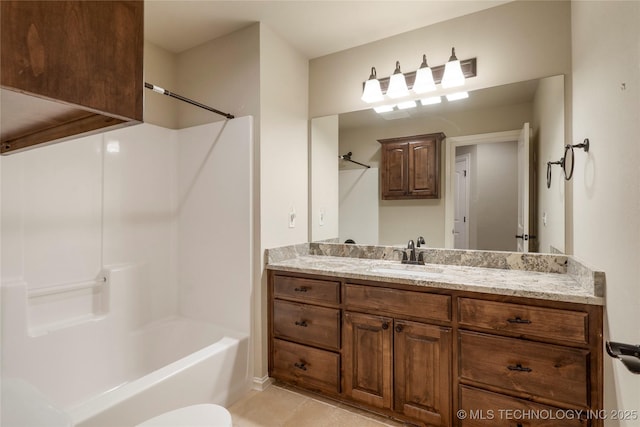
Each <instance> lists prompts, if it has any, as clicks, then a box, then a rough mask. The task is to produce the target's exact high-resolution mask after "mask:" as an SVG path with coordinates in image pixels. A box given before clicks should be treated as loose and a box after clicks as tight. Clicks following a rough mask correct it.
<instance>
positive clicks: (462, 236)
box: [453, 153, 471, 249]
mask: <svg viewBox="0 0 640 427" xmlns="http://www.w3.org/2000/svg"><path fill="white" fill-rule="evenodd" d="M470 169H471V154H470V153H465V154H456V195H455V202H454V203H455V209H454V212H455V214H454V217H453V234H454V237H453V244H454V248H455V249H469V220H470V218H469V196H470V193H471V174H470V172H471V170H470Z"/></svg>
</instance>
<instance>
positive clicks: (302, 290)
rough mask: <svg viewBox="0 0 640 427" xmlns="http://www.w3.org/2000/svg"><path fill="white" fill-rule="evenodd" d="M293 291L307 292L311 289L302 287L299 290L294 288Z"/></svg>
mask: <svg viewBox="0 0 640 427" xmlns="http://www.w3.org/2000/svg"><path fill="white" fill-rule="evenodd" d="M293 290H294V291H296V292H307V291H308V290H309V288H307V287H306V286H300V287H299V288H294V289H293Z"/></svg>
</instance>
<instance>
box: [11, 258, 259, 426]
mask: <svg viewBox="0 0 640 427" xmlns="http://www.w3.org/2000/svg"><path fill="white" fill-rule="evenodd" d="M105 276H106V277H109V280H108V281H99V282H98V283H99V285H97V287H94V288H90V289H87V288H86V287H85V286H84V285H83V286H82V289H80V290H71V291H69V290H67V289H66V288H65V289H63V290H59V289H57V290H55V292H49V293H51V295H48V296H42V295H40V294H41V293H43V292H38V293H37V294H36V295H35V296H33V295H30V293H29V291H28V290H27V286H26V284H25V283H22V282H16V283H11V284H3V286H2V288H1V290H2V298H1V301H2V306H3V309H2V312H1V314H2V322H1V325H2V341H3V342H2V344H3V345H2V377H3V393H2V396H1V397H2V411H1V412H0V415H1V417H2V419H1V420H0V424H3V422H4V421H7V420H8V419H11V420H14V419H17V420H26V421H20V422H17V423H14V424H15V425H14V426H12V427H22V426H27V425H36V424H33V423H30V422H29V420H30V419H31V418H30V412H32V411H31V410H30V409H29V407H28V406H26V410H24V411H21V410H19V408H17V407H16V405H11V404H10V403H9V402H11V399H10V394H11V387H5V383H6V384H9V385H10V384H17V385H18V387H17V389H16V387H14V389H16V390H14V391H16V392H19V393H22V392H23V391H24V390H31V389H33V390H34V395H37V396H40V395H41V396H42V399H43V400H45V401H47V402H48V404H50V405H52V407H55V408H57V409H60V410H61V411H64V412H66V413H67V414H68V415H69V416H70V417H71V419H72V420H73V423H74V424H75V425H76V426H78V427H89V426H105V427H126V426H132V425H135V424H138V423H140V422H142V421H144V420H146V419H149V418H152V417H153V416H155V415H158V414H160V413H162V412H166V411H168V410H171V409H175V408H178V407H181V406H185V405H191V404H196V403H207V402H209V403H217V404H220V405H223V406H228V405H229V404H231V403H233V401H235V400H236V399H238V398H239V397H240V396H241V395H242V394H243V393H245V392H246V391H248V390H249V389H250V388H251V377H250V375H249V338H248V335H247V334H243V333H240V332H236V331H231V330H227V329H223V328H221V327H219V326H216V325H214V324H211V323H207V322H203V321H198V320H193V319H189V318H185V317H179V316H170V317H165V318H163V319H160V320H156V321H151V322H150V321H148V320H147V316H145V315H144V313H143V312H142V311H141V309H140V307H143V306H142V305H141V304H138V303H136V302H135V301H136V297H135V295H136V289H135V286H132V284H135V283H137V282H138V281H137V280H136V277H137V276H136V269H135V268H126V267H123V268H120V269H114V270H111V271H110V272H108V274H106V275H105ZM105 295H108V304H107V303H104V304H93V306H94V307H98V308H97V309H94V313H93V315H81V316H79V317H78V316H76V317H75V318H70V319H62V320H59V321H51V318H50V317H47V316H45V315H39V316H38V314H39V313H43V312H42V311H37V310H38V309H39V308H40V306H42V305H46V304H51V303H50V302H49V301H48V299H53V300H54V303H55V304H57V305H64V308H65V310H59V311H61V312H64V313H72V314H74V315H75V314H77V313H80V312H81V309H82V308H83V307H88V306H91V304H90V303H88V302H86V301H98V302H99V301H102V300H105V299H106V297H105ZM141 295H143V294H141ZM79 301H80V302H79ZM82 301H84V302H82ZM76 308H77V309H76ZM34 322H35V323H36V324H35V327H34ZM5 379H7V380H11V381H4V380H5ZM7 390H8V393H7V394H5V391H7ZM14 394H15V393H14ZM23 400H24V399H23ZM35 400H39V399H35ZM25 403H28V404H29V405H31V404H32V403H33V402H31V403H29V402H25ZM32 406H33V405H32ZM11 407H13V408H11ZM10 409H13V410H14V411H13V412H14V413H13V414H10V416H9V415H7V410H10ZM20 412H22V413H20Z"/></svg>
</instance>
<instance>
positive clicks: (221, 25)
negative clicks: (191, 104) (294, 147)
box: [145, 0, 511, 59]
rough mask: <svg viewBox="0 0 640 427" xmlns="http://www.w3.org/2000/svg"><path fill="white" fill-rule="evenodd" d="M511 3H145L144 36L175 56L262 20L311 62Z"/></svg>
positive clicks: (431, 0) (210, 0)
mask: <svg viewBox="0 0 640 427" xmlns="http://www.w3.org/2000/svg"><path fill="white" fill-rule="evenodd" d="M508 1H511V0H473V1H463V0H453V1H452V0H449V1H435V0H413V1H405V0H378V1H365V0H358V1H340V0H315V1H314V0H294V1H270V0H263V1H243V0H234V1H219V0H146V2H145V38H146V39H147V40H149V41H150V42H152V43H154V44H156V45H157V46H160V47H162V48H164V49H166V50H168V51H170V52H174V53H179V52H182V51H185V50H188V49H190V48H192V47H195V46H197V45H200V44H202V43H204V42H207V41H209V40H213V39H215V38H218V37H220V36H224V35H226V34H229V33H231V32H233V31H236V30H239V29H242V28H244V27H246V26H249V25H251V24H253V23H255V22H263V23H264V24H266V25H267V26H268V27H269V28H271V29H272V30H273V31H274V32H275V33H277V34H279V35H280V37H282V38H284V39H285V40H287V41H288V42H289V43H290V44H291V45H292V46H294V47H295V48H296V49H297V50H298V51H299V52H300V53H302V54H303V55H305V56H306V57H308V58H309V59H311V58H316V57H319V56H323V55H327V54H330V53H334V52H338V51H341V50H345V49H349V48H352V47H355V46H359V45H362V44H366V43H370V42H373V41H376V40H380V39H383V38H386V37H390V36H393V35H396V34H400V33H403V32H407V31H411V30H415V29H418V28H422V27H426V26H428V25H431V24H434V23H436V22H441V21H446V20H448V19H452V18H455V17H458V16H462V15H467V14H470V13H474V12H477V11H480V10H483V9H488V8H490V7H494V6H498V5H500V4H503V3H507V2H508Z"/></svg>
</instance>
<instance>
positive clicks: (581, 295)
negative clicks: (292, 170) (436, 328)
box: [267, 254, 604, 305]
mask: <svg viewBox="0 0 640 427" xmlns="http://www.w3.org/2000/svg"><path fill="white" fill-rule="evenodd" d="M267 268H268V269H270V270H275V271H286V272H296V273H308V274H319V275H324V276H331V277H344V278H347V279H362V280H370V281H378V282H387V283H399V284H405V285H413V286H425V287H433V288H441V289H451V290H461V291H473V292H483V293H489V294H499V295H509V296H519V297H527V298H537V299H544V300H552V301H563V302H573V303H582V304H592V305H603V304H604V298H603V297H602V295H598V294H599V292H598V291H596V290H595V289H598V286H594V283H593V282H590V281H588V280H586V281H585V280H582V279H581V278H580V277H577V276H576V275H575V274H569V273H567V272H560V273H559V272H544V271H542V272H541V271H530V270H523V269H505V268H486V267H477V266H465V265H449V264H440V263H437V264H436V263H427V264H425V265H407V264H401V263H400V261H396V260H384V259H367V258H354V257H348V256H327V255H313V254H297V255H296V256H293V257H288V258H286V259H275V260H270V261H269V262H268V264H267ZM599 291H602V289H599Z"/></svg>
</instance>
